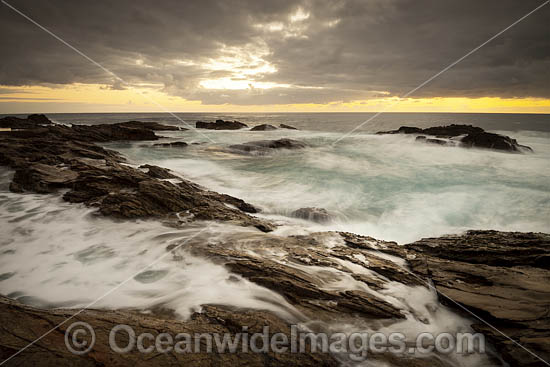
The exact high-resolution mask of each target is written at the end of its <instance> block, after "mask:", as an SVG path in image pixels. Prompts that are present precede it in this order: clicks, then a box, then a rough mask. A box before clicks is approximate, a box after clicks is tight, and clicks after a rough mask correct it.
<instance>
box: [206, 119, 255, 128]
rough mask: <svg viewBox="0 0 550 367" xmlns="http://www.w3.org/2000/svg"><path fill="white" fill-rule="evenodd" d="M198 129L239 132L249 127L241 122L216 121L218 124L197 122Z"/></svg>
mask: <svg viewBox="0 0 550 367" xmlns="http://www.w3.org/2000/svg"><path fill="white" fill-rule="evenodd" d="M195 126H196V127H197V129H209V130H238V129H243V128H245V127H248V126H247V125H246V124H243V123H242V122H239V121H224V120H216V122H204V121H197V123H196V125H195Z"/></svg>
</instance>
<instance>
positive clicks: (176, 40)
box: [0, 0, 550, 104]
mask: <svg viewBox="0 0 550 367" xmlns="http://www.w3.org/2000/svg"><path fill="white" fill-rule="evenodd" d="M10 3H11V4H12V5H14V6H15V7H17V8H19V9H20V10H21V11H22V12H24V13H25V14H27V15H29V16H30V17H31V18H33V19H35V20H36V21H37V22H39V23H40V24H42V25H44V26H45V27H47V28H48V29H50V30H52V31H53V32H54V33H56V34H57V35H59V36H60V37H62V38H63V39H65V40H66V41H67V42H69V43H70V44H72V45H73V46H75V47H77V48H78V49H80V50H81V51H83V52H84V53H86V54H87V55H89V56H90V57H91V58H93V59H95V60H96V61H98V62H99V63H101V64H102V65H104V66H105V67H107V68H108V69H110V70H112V71H113V72H115V73H116V74H117V75H119V76H120V77H122V78H123V79H124V80H126V81H128V82H129V83H131V84H135V85H137V84H156V85H160V86H162V87H163V88H164V90H165V91H166V92H168V93H170V94H173V95H178V96H182V97H185V98H187V99H195V100H201V101H203V102H204V103H236V104H272V103H307V102H317V103H325V102H330V101H349V100H354V99H362V98H370V97H372V96H375V95H377V93H378V92H383V91H388V92H390V94H392V95H400V94H403V93H405V92H407V91H409V90H410V89H412V88H414V87H416V86H417V85H418V84H420V83H421V82H423V81H424V80H426V79H427V78H429V77H430V76H432V75H433V74H435V73H437V72H438V71H439V70H441V69H442V68H444V67H445V66H447V65H449V64H450V63H452V62H453V61H455V60H456V59H458V58H459V57H461V56H462V55H464V54H465V53H466V52H468V51H470V50H471V49H472V48H474V47H475V46H477V45H479V44H480V43H482V42H484V41H485V40H487V39H488V38H489V37H491V36H492V35H494V34H495V33H497V32H498V31H500V30H501V29H503V28H505V27H506V26H508V25H510V24H511V23H512V22H514V21H515V20H517V19H518V18H519V17H521V16H522V15H524V14H525V13H527V12H528V11H530V10H532V9H533V8H535V7H536V6H537V5H539V4H540V3H541V1H540V0H539V1H531V0H524V1H516V0H506V1H493V0H490V1H473V0H472V1H470V0H469V1H460V2H459V1H440V0H438V1H436V0H433V1H413V0H399V1H398V0H371V1H366V0H339V1H308V0H303V1H271V0H240V1H227V0H225V1H209V0H202V1H155V2H153V1H93V2H91V1H46V0H43V1H39V2H36V1H24V0H11V1H10ZM299 9H301V12H298V11H299ZM297 12H298V13H297ZM300 14H301V15H300ZM292 15H294V16H295V17H294V18H293V19H294V21H292V20H291V16H292ZM0 20H1V21H0V32H1V34H2V36H1V40H0V47H1V49H2V50H3V52H2V62H1V63H0V84H3V85H10V86H17V85H33V84H67V83H73V82H81V83H103V84H107V85H110V86H111V87H110V88H112V89H123V88H124V87H125V86H124V85H122V84H121V83H120V82H117V81H116V80H114V78H113V77H112V76H110V75H108V74H106V73H105V72H104V71H102V70H101V69H99V68H97V67H96V66H94V65H93V64H91V63H90V62H89V61H87V60H85V59H84V58H82V57H81V56H80V55H78V54H76V53H75V52H74V51H72V50H70V49H68V48H67V47H66V46H64V45H62V44H61V43H59V42H58V41H57V40H55V39H53V38H52V37H51V36H49V35H48V34H46V33H45V32H43V31H42V30H40V29H38V28H37V27H36V26H34V25H32V24H31V23H29V22H28V21H27V20H25V19H23V18H22V17H21V16H20V15H18V14H16V13H14V12H13V11H12V10H10V9H9V8H8V7H6V6H3V5H2V6H0ZM549 24H550V5H549V6H547V7H545V8H543V9H541V10H540V11H539V12H537V13H535V14H533V15H532V16H531V17H529V18H527V19H526V20H525V21H523V22H522V23H520V24H518V25H517V26H516V27H514V28H512V29H511V30H510V31H508V32H507V33H505V34H503V35H502V36H501V37H499V38H498V39H496V40H495V41H493V42H492V43H490V44H489V45H487V46H486V47H484V48H482V49H481V50H480V51H478V52H477V53H475V54H474V55H472V56H471V57H469V58H468V59H466V60H465V61H463V62H462V63H460V64H459V65H458V66H456V67H455V68H453V69H452V70H450V71H449V72H447V73H445V74H444V75H442V76H441V77H440V78H438V79H437V80H435V81H434V82H432V83H430V84H429V85H428V86H426V87H425V88H423V89H421V90H420V91H418V92H417V93H415V96H418V97H420V96H424V97H429V96H469V97H479V96H503V97H550V88H549V85H550V26H549ZM222 49H225V50H226V51H227V50H228V49H229V50H232V51H231V52H233V53H235V52H237V56H238V53H239V50H242V53H243V55H242V56H243V59H244V60H246V62H247V63H248V64H246V65H244V70H245V71H246V69H247V68H260V67H261V66H262V64H266V63H269V65H270V66H272V67H274V68H275V69H276V71H275V72H273V70H270V71H265V70H264V71H262V72H260V73H257V74H254V75H247V76H246V78H247V79H249V80H253V81H255V82H264V83H278V84H279V87H275V88H271V89H258V88H249V89H245V90H227V89H223V90H217V89H205V88H202V87H201V86H200V84H199V83H200V82H201V81H202V80H208V79H219V78H229V79H231V78H233V80H238V79H239V78H238V76H239V75H241V76H242V73H241V71H243V70H242V69H243V68H242V65H241V70H239V69H237V68H236V66H235V69H231V67H229V68H226V69H223V68H221V69H220V68H209V67H205V63H208V62H210V61H211V60H212V59H214V60H215V59H217V58H219V57H220V56H221V55H224V53H223V52H224V51H222ZM235 50H237V51H235ZM256 51H257V53H258V55H260V57H259V59H258V58H256V59H253V58H250V57H247V55H248V54H254V53H255V52H256ZM136 60H139V62H136ZM241 79H242V78H241Z"/></svg>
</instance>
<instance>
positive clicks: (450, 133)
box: [377, 124, 484, 138]
mask: <svg viewBox="0 0 550 367" xmlns="http://www.w3.org/2000/svg"><path fill="white" fill-rule="evenodd" d="M483 131H484V130H483V129H482V128H480V127H476V126H472V125H455V124H452V125H448V126H434V127H428V128H426V129H421V128H419V127H411V126H401V127H400V128H399V129H397V130H390V131H380V132H378V133H377V134H424V135H432V136H439V137H448V138H450V137H455V136H460V135H468V134H479V133H481V132H483Z"/></svg>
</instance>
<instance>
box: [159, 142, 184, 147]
mask: <svg viewBox="0 0 550 367" xmlns="http://www.w3.org/2000/svg"><path fill="white" fill-rule="evenodd" d="M187 145H188V144H187V143H186V142H184V141H174V142H172V143H157V144H153V146H154V147H159V148H185V147H186V146H187Z"/></svg>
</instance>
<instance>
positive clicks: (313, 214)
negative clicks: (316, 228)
mask: <svg viewBox="0 0 550 367" xmlns="http://www.w3.org/2000/svg"><path fill="white" fill-rule="evenodd" d="M291 215H292V216H293V217H295V218H300V219H305V220H310V221H313V222H317V223H327V222H330V220H331V219H332V217H331V215H330V213H329V212H328V211H327V210H326V209H324V208H300V209H297V210H295V211H293V212H292V213H291Z"/></svg>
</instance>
